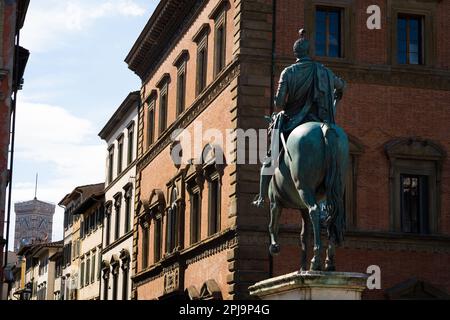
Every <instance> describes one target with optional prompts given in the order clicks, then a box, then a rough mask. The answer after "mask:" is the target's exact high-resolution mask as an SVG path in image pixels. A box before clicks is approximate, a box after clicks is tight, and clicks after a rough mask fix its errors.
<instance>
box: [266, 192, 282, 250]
mask: <svg viewBox="0 0 450 320" xmlns="http://www.w3.org/2000/svg"><path fill="white" fill-rule="evenodd" d="M280 214H281V207H280V206H279V205H278V204H277V203H276V201H273V200H272V199H271V201H270V224H269V233H270V247H269V251H270V254H271V255H273V256H274V255H277V254H278V253H280V245H279V244H278V230H279V226H280V224H279V221H278V220H279V217H280Z"/></svg>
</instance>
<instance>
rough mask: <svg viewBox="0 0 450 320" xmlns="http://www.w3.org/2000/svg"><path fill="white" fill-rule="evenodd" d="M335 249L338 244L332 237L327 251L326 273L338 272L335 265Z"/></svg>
mask: <svg viewBox="0 0 450 320" xmlns="http://www.w3.org/2000/svg"><path fill="white" fill-rule="evenodd" d="M335 247H336V242H335V240H334V237H330V240H329V242H328V249H327V259H326V260H325V270H326V271H336V265H335V259H334V257H335Z"/></svg>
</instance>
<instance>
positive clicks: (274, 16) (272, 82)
mask: <svg viewBox="0 0 450 320" xmlns="http://www.w3.org/2000/svg"><path fill="white" fill-rule="evenodd" d="M276 26H277V0H272V65H271V74H270V115H272V113H273V112H274V100H275V93H274V90H275V80H274V78H275V68H276V66H275V57H276V46H275V45H276V30H277V28H276ZM272 277H273V257H272V255H271V254H270V253H269V278H272Z"/></svg>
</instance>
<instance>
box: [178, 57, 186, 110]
mask: <svg viewBox="0 0 450 320" xmlns="http://www.w3.org/2000/svg"><path fill="white" fill-rule="evenodd" d="M185 108H186V63H184V64H183V68H180V69H178V76H177V116H179V115H180V114H182V113H183V111H184V109H185Z"/></svg>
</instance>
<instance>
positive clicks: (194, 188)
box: [185, 159, 205, 245]
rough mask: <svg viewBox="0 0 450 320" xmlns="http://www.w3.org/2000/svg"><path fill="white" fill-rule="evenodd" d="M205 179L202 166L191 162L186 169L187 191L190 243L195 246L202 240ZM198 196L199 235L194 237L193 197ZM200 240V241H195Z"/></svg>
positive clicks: (197, 228)
mask: <svg viewBox="0 0 450 320" xmlns="http://www.w3.org/2000/svg"><path fill="white" fill-rule="evenodd" d="M204 182H205V178H204V176H203V170H202V166H201V165H197V164H194V159H191V160H190V161H189V167H188V168H187V169H186V175H185V184H186V190H187V192H188V194H189V221H190V223H189V225H190V228H189V231H190V232H189V243H190V245H194V244H196V243H198V242H200V241H201V240H202V223H201V221H202V199H203V189H204ZM194 194H197V195H198V201H199V207H198V217H197V219H198V221H197V226H196V228H195V231H196V232H197V233H198V234H197V235H195V236H194V228H193V227H192V226H193V224H194V212H193V196H194ZM194 238H198V239H196V240H195V239H194Z"/></svg>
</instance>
